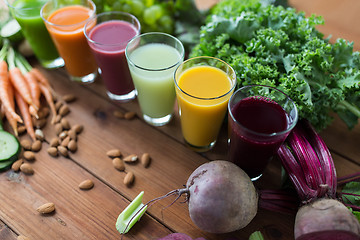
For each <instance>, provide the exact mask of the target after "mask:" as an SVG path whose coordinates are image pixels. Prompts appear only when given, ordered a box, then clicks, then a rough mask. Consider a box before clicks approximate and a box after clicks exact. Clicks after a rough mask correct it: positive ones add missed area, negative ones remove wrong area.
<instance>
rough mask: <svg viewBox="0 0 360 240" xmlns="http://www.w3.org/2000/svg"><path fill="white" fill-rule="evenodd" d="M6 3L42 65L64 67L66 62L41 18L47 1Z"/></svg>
mask: <svg viewBox="0 0 360 240" xmlns="http://www.w3.org/2000/svg"><path fill="white" fill-rule="evenodd" d="M6 2H7V5H8V6H9V9H10V12H11V14H12V16H13V17H14V18H15V19H16V21H17V22H18V23H19V25H20V26H21V31H22V32H23V34H24V36H25V38H26V40H27V41H28V42H29V44H30V46H31V48H32V50H33V51H34V54H35V56H36V58H37V59H38V60H39V62H40V63H41V65H42V66H43V67H45V68H58V67H62V66H64V60H63V59H62V58H61V57H59V53H58V51H57V50H56V47H55V45H54V43H53V41H52V39H51V37H50V35H49V32H48V31H47V29H46V27H45V24H44V22H43V20H42V19H41V17H40V9H41V7H42V6H43V5H44V4H45V3H46V2H47V1H46V0H32V1H28V0H7V1H6Z"/></svg>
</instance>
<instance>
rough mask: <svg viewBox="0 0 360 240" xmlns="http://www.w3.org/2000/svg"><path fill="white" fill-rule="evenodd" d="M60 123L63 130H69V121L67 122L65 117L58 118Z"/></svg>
mask: <svg viewBox="0 0 360 240" xmlns="http://www.w3.org/2000/svg"><path fill="white" fill-rule="evenodd" d="M60 123H61V125H62V127H63V129H65V130H69V129H70V123H69V121H68V120H67V119H66V118H62V119H61V120H60Z"/></svg>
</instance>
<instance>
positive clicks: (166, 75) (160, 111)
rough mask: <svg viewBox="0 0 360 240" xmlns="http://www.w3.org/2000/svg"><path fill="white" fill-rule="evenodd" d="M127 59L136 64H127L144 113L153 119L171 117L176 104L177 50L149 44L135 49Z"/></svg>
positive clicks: (164, 45)
mask: <svg viewBox="0 0 360 240" xmlns="http://www.w3.org/2000/svg"><path fill="white" fill-rule="evenodd" d="M129 57H130V59H131V61H132V62H133V63H134V64H135V65H136V66H134V65H131V64H129V68H130V72H131V76H132V79H133V81H134V84H135V88H136V90H137V92H138V100H139V104H140V107H141V110H142V112H143V114H145V115H147V116H149V117H152V118H160V117H164V116H166V115H168V114H172V112H173V110H174V104H175V88H174V81H173V76H174V71H175V69H176V67H177V66H178V64H180V61H179V59H182V56H181V54H180V53H179V51H178V50H176V49H175V48H174V47H172V46H169V45H166V44H161V43H150V44H146V45H143V46H141V47H139V48H137V49H135V50H134V51H133V52H132V53H131V54H130V56H129ZM177 63H178V64H177ZM137 66H138V67H137ZM168 66H171V67H170V68H168Z"/></svg>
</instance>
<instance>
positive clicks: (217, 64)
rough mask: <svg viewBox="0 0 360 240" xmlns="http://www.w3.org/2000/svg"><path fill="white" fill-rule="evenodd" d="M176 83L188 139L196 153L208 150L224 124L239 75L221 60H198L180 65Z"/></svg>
mask: <svg viewBox="0 0 360 240" xmlns="http://www.w3.org/2000/svg"><path fill="white" fill-rule="evenodd" d="M174 80H175V86H176V87H175V88H176V96H177V102H178V108H179V115H180V122H181V129H182V133H183V137H184V140H185V142H186V143H187V144H188V145H189V146H190V147H191V148H192V149H193V150H195V151H198V152H204V151H208V150H210V149H211V148H212V147H214V145H215V143H216V140H217V136H218V134H219V131H220V128H221V125H222V123H223V121H224V118H225V115H226V111H227V103H228V101H229V98H230V97H231V95H232V93H233V92H234V88H235V86H236V73H235V71H234V70H233V68H232V67H231V66H230V65H229V64H227V63H226V62H224V61H222V60H221V59H218V58H213V57H206V56H204V57H195V58H190V59H188V60H186V61H184V62H183V63H182V64H180V65H179V67H178V68H177V69H176V71H175V75H174Z"/></svg>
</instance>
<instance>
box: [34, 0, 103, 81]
mask: <svg viewBox="0 0 360 240" xmlns="http://www.w3.org/2000/svg"><path fill="white" fill-rule="evenodd" d="M95 14H96V6H95V4H94V3H93V2H92V1H91V0H79V1H76V0H73V1H61V0H53V1H48V2H47V3H46V4H45V5H44V6H43V7H42V8H41V11H40V15H41V17H42V19H43V21H44V23H45V25H46V28H47V29H48V31H49V33H50V36H51V37H52V39H53V41H54V43H55V46H56V48H57V50H58V51H59V54H60V56H61V57H62V58H63V59H64V61H65V68H66V70H67V72H68V73H69V75H70V78H71V79H72V80H73V81H77V82H82V83H91V82H93V81H95V78H96V76H97V69H98V66H97V64H96V61H95V58H94V56H93V54H92V52H91V50H90V47H89V45H88V43H87V41H86V37H85V35H84V30H83V29H84V26H85V24H86V22H87V21H88V20H89V18H91V17H93V16H94V15H95Z"/></svg>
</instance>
